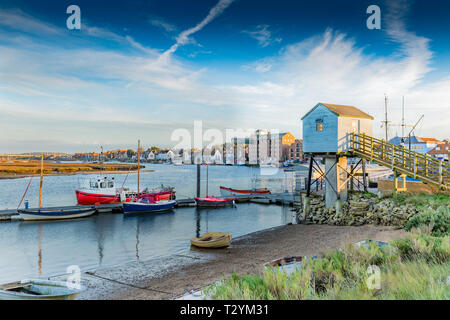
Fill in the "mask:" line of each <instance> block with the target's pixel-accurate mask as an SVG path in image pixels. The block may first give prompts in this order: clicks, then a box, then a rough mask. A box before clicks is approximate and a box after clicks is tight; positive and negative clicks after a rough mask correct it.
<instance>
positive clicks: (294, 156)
mask: <svg viewBox="0 0 450 320" xmlns="http://www.w3.org/2000/svg"><path fill="white" fill-rule="evenodd" d="M286 160H288V161H292V162H300V161H304V156H303V141H302V140H301V139H295V141H294V143H293V144H291V145H289V146H288V147H287V155H286Z"/></svg>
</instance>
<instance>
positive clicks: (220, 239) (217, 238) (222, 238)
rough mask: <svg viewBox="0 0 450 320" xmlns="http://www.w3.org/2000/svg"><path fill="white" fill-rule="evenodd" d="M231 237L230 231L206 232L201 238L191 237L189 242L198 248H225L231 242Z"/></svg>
mask: <svg viewBox="0 0 450 320" xmlns="http://www.w3.org/2000/svg"><path fill="white" fill-rule="evenodd" d="M231 239H232V235H231V233H226V232H206V233H205V234H203V235H202V236H201V238H192V239H191V244H192V245H193V246H196V247H200V248H225V247H228V246H229V245H230V244H231Z"/></svg>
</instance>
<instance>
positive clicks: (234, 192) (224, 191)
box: [220, 186, 270, 197]
mask: <svg viewBox="0 0 450 320" xmlns="http://www.w3.org/2000/svg"><path fill="white" fill-rule="evenodd" d="M220 194H221V195H222V196H223V197H230V196H239V195H241V196H246V195H248V196H251V195H262V194H270V190H269V189H267V188H259V189H256V188H255V189H247V190H240V189H233V188H227V187H222V186H221V187H220Z"/></svg>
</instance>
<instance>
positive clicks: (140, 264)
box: [50, 224, 405, 300]
mask: <svg viewBox="0 0 450 320" xmlns="http://www.w3.org/2000/svg"><path fill="white" fill-rule="evenodd" d="M404 234H405V231H404V230H403V229H398V228H393V227H387V226H375V225H363V226H358V227H356V226H330V225H317V224H311V225H304V224H298V225H282V226H279V227H274V228H269V229H265V230H261V231H257V232H254V233H250V234H247V235H244V236H241V237H238V238H235V239H233V243H232V245H231V246H230V247H228V248H225V249H217V250H213V249H196V248H193V247H191V249H190V250H188V251H186V252H183V253H179V254H173V255H170V256H164V257H161V258H155V259H150V260H145V261H133V262H128V263H125V264H121V265H118V266H113V267H105V268H99V269H96V270H95V271H87V272H83V273H82V275H81V279H82V285H84V286H85V287H86V290H85V291H83V292H82V293H81V294H80V295H79V297H78V299H80V300H85V299H89V300H91V299H92V300H98V299H101V300H103V299H105V300H128V299H132V300H141V299H144V300H154V299H156V300H159V299H173V298H175V297H177V296H180V295H182V294H183V293H185V292H186V291H189V290H193V289H199V288H202V287H205V286H208V285H210V284H213V283H215V282H216V281H218V280H221V279H223V278H224V277H229V276H231V275H232V274H233V272H236V273H237V274H239V275H242V274H244V273H260V272H261V271H262V269H263V265H264V263H266V262H269V261H272V260H274V259H278V258H281V257H286V256H292V255H303V256H312V255H318V254H320V253H321V252H324V251H327V250H330V249H334V248H338V247H342V246H343V245H345V244H346V243H349V242H356V241H360V240H365V239H367V238H370V239H373V240H379V241H388V240H392V239H397V238H401V237H403V236H404ZM186 241H189V239H186ZM66 277H67V276H60V277H50V278H51V279H54V280H65V279H66Z"/></svg>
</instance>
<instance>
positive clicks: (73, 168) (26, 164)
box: [0, 160, 142, 175]
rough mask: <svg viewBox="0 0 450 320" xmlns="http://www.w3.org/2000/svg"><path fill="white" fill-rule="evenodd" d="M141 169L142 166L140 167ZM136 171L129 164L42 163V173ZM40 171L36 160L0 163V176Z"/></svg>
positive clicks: (134, 166) (134, 167)
mask: <svg viewBox="0 0 450 320" xmlns="http://www.w3.org/2000/svg"><path fill="white" fill-rule="evenodd" d="M141 167H142V166H141ZM130 168H131V170H137V165H129V164H105V165H104V166H103V165H101V164H93V163H57V162H54V161H44V173H45V174H49V173H74V172H90V171H101V170H105V171H126V170H130ZM40 171H41V162H40V161H38V160H26V161H20V160H16V161H0V174H3V175H24V174H25V175H26V174H38V173H40Z"/></svg>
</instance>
